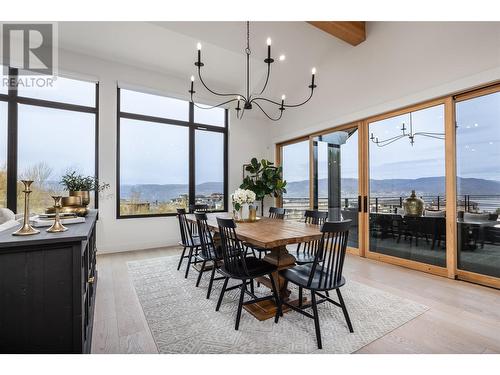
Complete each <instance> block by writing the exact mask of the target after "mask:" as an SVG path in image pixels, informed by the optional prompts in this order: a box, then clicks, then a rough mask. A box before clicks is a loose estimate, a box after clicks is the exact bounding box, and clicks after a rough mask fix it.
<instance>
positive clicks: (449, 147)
mask: <svg viewBox="0 0 500 375" xmlns="http://www.w3.org/2000/svg"><path fill="white" fill-rule="evenodd" d="M496 92H500V81H495V82H490V83H488V84H483V85H479V86H476V87H471V88H469V89H464V90H460V91H457V92H455V93H451V94H448V95H445V96H443V97H439V98H436V99H431V100H427V101H424V102H420V103H417V104H413V105H409V106H406V107H403V108H399V109H396V110H393V111H388V112H384V113H382V114H379V115H375V116H371V117H368V118H364V119H360V120H358V121H353V122H350V123H348V124H343V125H339V126H334V127H330V128H327V129H324V130H321V131H316V132H314V133H310V134H308V135H305V136H302V137H296V138H294V139H291V140H289V141H285V142H281V143H276V164H277V165H281V162H282V148H283V146H286V145H289V144H293V143H297V142H302V141H305V140H308V139H309V147H310V152H309V158H310V160H309V164H310V166H309V168H310V182H309V183H310V189H309V192H310V193H309V194H310V206H311V205H312V199H311V198H312V188H313V186H312V174H311V173H312V168H313V166H312V165H313V164H312V163H311V159H312V158H311V156H312V155H311V152H312V151H311V150H312V137H314V136H318V135H323V134H326V133H331V132H332V131H340V130H345V129H348V128H353V127H354V126H358V176H359V178H358V191H359V195H360V196H361V197H362V199H361V203H362V206H363V207H362V212H361V217H360V218H359V227H358V228H359V229H358V230H359V234H358V235H359V238H358V243H359V249H358V251H352V249H351V250H350V251H349V252H351V253H354V254H356V255H359V256H361V257H366V258H370V259H376V260H380V261H383V262H386V263H391V264H395V265H399V266H403V267H407V268H411V269H415V270H419V271H424V272H428V273H431V274H435V275H439V276H443V277H448V278H450V279H460V280H464V281H469V282H473V283H478V284H482V285H486V286H491V287H494V288H499V289H500V278H496V277H492V276H487V275H482V274H478V273H474V272H470V271H465V270H460V269H458V265H457V263H458V260H457V259H458V241H457V219H456V217H457V201H456V198H457V194H456V122H455V110H456V103H458V102H460V101H464V100H468V99H473V98H476V97H480V96H484V95H488V94H492V93H496ZM436 105H444V129H445V185H446V212H447V215H446V267H440V266H434V265H429V264H425V263H420V262H416V261H412V260H407V259H402V258H397V257H394V256H390V255H385V254H379V253H375V252H371V251H370V250H369V199H368V195H369V124H370V123H372V122H376V121H380V120H384V119H387V118H390V117H395V116H398V115H401V114H405V113H408V112H414V111H418V110H422V109H425V108H429V107H433V106H436ZM364 197H367V203H368V204H367V205H366V206H365V204H364V203H365V202H364V199H363V198H364ZM276 204H277V205H279V207H282V199H276ZM365 209H366V211H367V212H366V213H365V212H364V211H365Z"/></svg>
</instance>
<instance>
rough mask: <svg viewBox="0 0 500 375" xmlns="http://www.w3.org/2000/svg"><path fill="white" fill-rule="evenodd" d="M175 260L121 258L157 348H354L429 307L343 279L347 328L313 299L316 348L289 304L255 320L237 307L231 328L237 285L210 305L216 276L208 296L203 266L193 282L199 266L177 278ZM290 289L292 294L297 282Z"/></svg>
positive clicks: (310, 330) (308, 325) (309, 329)
mask: <svg viewBox="0 0 500 375" xmlns="http://www.w3.org/2000/svg"><path fill="white" fill-rule="evenodd" d="M177 262H178V257H174V256H171V257H164V258H154V259H148V260H141V261H133V262H128V264H127V265H128V271H129V274H130V276H131V279H132V282H133V285H134V287H135V290H136V293H137V296H138V298H139V301H140V303H141V305H142V309H143V311H144V315H145V317H146V321H147V323H148V325H149V328H150V330H151V333H152V335H153V338H154V340H155V342H156V345H157V347H158V351H159V352H160V353H221V354H222V353H344V354H345V353H353V352H355V351H356V350H358V349H360V348H362V347H363V346H365V345H367V344H369V343H370V342H372V341H374V340H376V339H378V338H380V337H382V336H384V335H386V334H387V333H389V332H391V331H392V330H394V329H396V328H397V327H399V326H401V325H403V324H404V323H406V322H408V321H410V320H412V319H414V318H415V317H417V316H419V315H420V314H422V313H423V312H425V311H426V310H427V309H428V308H427V307H426V306H423V305H421V304H419V303H416V302H413V301H409V300H406V299H403V298H401V297H398V296H395V295H392V294H389V293H386V292H383V291H380V290H378V289H374V288H372V287H369V286H367V285H365V284H361V283H357V282H354V281H350V280H348V281H347V284H346V285H345V286H344V287H343V288H342V294H343V296H344V299H345V302H346V305H347V308H348V311H349V315H350V317H351V321H352V324H353V328H354V333H349V330H348V328H347V325H346V323H345V320H344V316H343V314H342V310H341V309H340V308H338V307H336V306H334V305H332V304H330V303H323V304H321V305H319V306H318V311H319V315H320V324H321V333H322V339H323V349H322V350H318V349H317V345H316V336H315V331H314V322H313V320H312V319H309V318H307V317H305V316H302V315H301V314H298V313H296V312H293V311H291V312H288V313H286V314H285V315H284V316H283V317H282V318H281V319H280V321H279V323H278V324H275V323H274V319H269V320H266V321H258V320H257V319H255V318H254V317H253V316H252V315H250V314H249V313H248V312H247V311H245V310H243V312H242V315H241V321H240V327H239V330H238V331H235V329H234V323H235V318H236V309H237V307H238V297H239V289H236V290H232V291H229V292H226V294H225V296H224V300H223V303H222V306H221V308H220V310H219V311H218V312H216V311H215V306H216V304H217V298H218V297H219V294H220V289H221V287H222V282H223V281H222V280H221V281H215V282H214V288H213V290H212V296H211V298H210V299H209V300H207V299H206V298H205V297H206V293H207V287H208V281H209V276H210V272H205V273H204V275H203V278H202V280H201V283H200V286H199V287H198V288H196V287H195V282H196V277H197V275H198V273H197V272H196V271H195V270H194V269H192V270H191V271H190V275H189V277H188V279H184V272H183V270H185V265H184V267H182V268H181V271H177ZM229 285H231V284H229ZM290 289H291V290H292V298H294V296H296V295H297V291H298V290H297V289H295V288H294V287H293V286H290ZM255 294H257V295H267V294H269V289H267V288H265V287H263V286H261V287H260V288H256V291H255ZM305 295H306V296H307V294H306V293H305ZM333 295H335V293H334V294H333Z"/></svg>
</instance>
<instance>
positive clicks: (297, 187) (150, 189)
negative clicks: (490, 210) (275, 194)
mask: <svg viewBox="0 0 500 375" xmlns="http://www.w3.org/2000/svg"><path fill="white" fill-rule="evenodd" d="M457 182H458V184H457V185H458V186H457V194H459V195H463V194H471V195H500V181H494V180H485V179H480V178H462V177H458V178H457ZM318 187H319V196H320V197H327V196H328V179H326V178H324V179H320V180H318ZM286 189H287V194H286V196H287V197H288V198H303V197H307V196H308V194H309V193H308V191H309V181H308V180H303V181H293V182H288V183H287V186H286ZM341 190H342V196H356V195H358V180H357V179H355V178H343V179H341ZM412 190H415V191H416V192H417V194H418V195H441V196H442V195H444V192H445V178H444V177H424V178H416V179H387V180H373V179H372V180H370V192H371V194H372V195H374V194H376V195H379V196H408V195H409V194H410V192H411V191H412ZM223 191H224V188H223V183H222V182H206V183H203V184H198V185H196V195H206V196H207V195H210V194H212V193H222V192H223ZM187 192H188V185H187V184H138V185H130V184H129V185H121V187H120V195H121V198H122V199H130V198H132V197H133V196H134V195H136V194H138V195H139V197H137V198H139V199H140V200H142V201H149V202H154V201H160V202H161V201H169V200H171V199H174V198H177V197H178V196H179V195H181V194H187Z"/></svg>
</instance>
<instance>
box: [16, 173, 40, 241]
mask: <svg viewBox="0 0 500 375" xmlns="http://www.w3.org/2000/svg"><path fill="white" fill-rule="evenodd" d="M21 182H22V183H23V184H24V190H23V193H24V223H23V226H22V227H21V228H19V229H18V230H17V231H15V232H14V233H12V235H14V236H29V235H32V234H38V233H40V231H39V230H37V229H35V228H33V227H32V226H31V225H30V194H31V192H32V190H31V189H30V186H31V184H32V183H33V181H32V180H21Z"/></svg>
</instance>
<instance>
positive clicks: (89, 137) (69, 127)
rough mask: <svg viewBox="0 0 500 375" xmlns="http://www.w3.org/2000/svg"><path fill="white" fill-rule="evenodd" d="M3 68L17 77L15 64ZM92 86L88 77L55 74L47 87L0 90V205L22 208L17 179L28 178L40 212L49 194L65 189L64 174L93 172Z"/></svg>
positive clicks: (94, 111) (94, 123)
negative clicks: (84, 78)
mask: <svg viewBox="0 0 500 375" xmlns="http://www.w3.org/2000/svg"><path fill="white" fill-rule="evenodd" d="M9 73H10V77H11V78H14V79H13V80H12V81H14V82H15V81H17V80H16V77H17V75H18V71H17V69H10V71H9ZM97 90H98V85H97V84H96V83H93V82H88V81H81V80H75V79H69V78H64V77H57V79H56V80H54V84H53V87H44V88H33V87H31V88H27V87H21V86H19V87H18V88H17V89H16V90H12V92H11V94H10V96H6V95H5V96H2V95H0V100H3V101H0V134H1V138H0V206H7V207H9V208H10V209H12V210H13V211H16V212H20V211H22V209H23V206H24V195H23V193H22V184H21V183H20V180H21V179H30V180H33V181H34V183H33V185H32V190H33V193H32V194H31V195H30V209H31V212H32V213H43V212H45V210H46V209H47V208H49V207H51V206H52V205H53V202H54V201H53V199H52V198H51V195H54V194H67V193H65V192H63V190H62V186H61V185H60V180H61V177H62V175H63V174H64V173H66V172H68V171H76V172H77V173H80V174H84V175H89V176H96V175H97V170H96V162H97V154H96V150H97V149H96V146H97V144H96V138H97V117H98V115H97ZM9 109H11V110H9ZM8 116H11V117H8ZM16 139H17V142H15V140H16ZM7 148H8V149H9V153H8V158H7V152H6V149H7ZM92 200H93V201H92V202H91V206H96V203H97V202H94V201H95V198H94V197H92Z"/></svg>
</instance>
